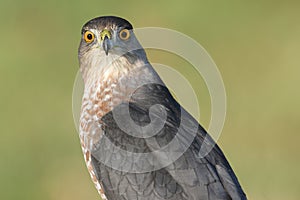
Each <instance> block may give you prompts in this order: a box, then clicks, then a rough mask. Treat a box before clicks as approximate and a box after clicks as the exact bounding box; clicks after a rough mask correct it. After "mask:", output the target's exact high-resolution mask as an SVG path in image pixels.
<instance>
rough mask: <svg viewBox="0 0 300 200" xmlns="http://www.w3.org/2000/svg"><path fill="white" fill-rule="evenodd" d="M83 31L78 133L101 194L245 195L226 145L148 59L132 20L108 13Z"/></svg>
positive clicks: (122, 199) (128, 198)
mask: <svg viewBox="0 0 300 200" xmlns="http://www.w3.org/2000/svg"><path fill="white" fill-rule="evenodd" d="M81 33H82V37H81V42H80V47H79V50H78V57H79V63H80V71H81V74H82V78H83V81H84V94H83V98H82V106H81V115H80V124H79V132H80V134H79V135H80V142H81V146H82V150H83V153H84V159H85V162H86V165H87V168H88V171H89V173H90V175H91V178H92V180H93V182H94V183H95V186H96V188H97V190H98V192H99V194H100V195H101V198H102V199H103V200H106V199H108V200H134V199H137V200H146V199H149V200H165V199H168V200H175V199H176V200H187V199H189V200H193V199H195V200H196V199H200V200H202V199H203V200H205V199H246V195H245V193H244V192H243V190H242V188H241V186H240V184H239V182H238V179H237V177H236V176H235V174H234V172H233V170H232V168H231V167H230V165H229V163H228V161H227V160H226V158H225V156H224V154H223V153H222V151H221V149H220V148H219V147H218V146H217V145H216V144H215V142H214V141H213V139H212V138H211V137H210V136H209V134H208V133H207V132H206V131H205V130H204V128H202V126H201V125H199V123H198V122H197V121H196V120H195V119H194V118H193V117H192V116H191V115H190V114H189V113H188V112H187V111H186V110H184V108H183V107H182V106H181V105H180V104H179V103H178V102H177V101H176V100H175V99H174V98H173V96H172V95H171V93H170V91H169V90H168V88H167V87H166V86H165V84H164V83H163V81H162V80H161V78H160V77H159V75H158V74H157V73H156V71H155V70H154V68H153V67H152V66H151V64H150V63H149V61H148V59H147V56H146V53H145V50H144V49H143V48H142V46H141V45H140V43H139V42H138V40H137V38H136V36H135V34H134V30H133V27H132V25H131V24H130V23H129V22H128V21H127V20H125V19H122V18H119V17H115V16H102V17H98V18H95V19H92V20H90V21H88V22H87V23H86V24H85V25H84V26H83V28H82V32H81ZM203 152H204V154H203Z"/></svg>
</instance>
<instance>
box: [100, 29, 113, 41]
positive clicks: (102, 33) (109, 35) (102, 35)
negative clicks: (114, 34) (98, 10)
mask: <svg viewBox="0 0 300 200" xmlns="http://www.w3.org/2000/svg"><path fill="white" fill-rule="evenodd" d="M105 36H107V37H108V39H110V38H111V33H110V31H109V30H107V29H104V30H103V31H102V32H101V33H100V38H101V40H104V38H105Z"/></svg>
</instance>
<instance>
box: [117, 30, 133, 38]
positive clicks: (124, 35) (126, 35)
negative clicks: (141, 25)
mask: <svg viewBox="0 0 300 200" xmlns="http://www.w3.org/2000/svg"><path fill="white" fill-rule="evenodd" d="M119 36H120V38H121V39H122V40H128V38H129V37H130V32H129V30H128V29H123V30H121V31H120V33H119Z"/></svg>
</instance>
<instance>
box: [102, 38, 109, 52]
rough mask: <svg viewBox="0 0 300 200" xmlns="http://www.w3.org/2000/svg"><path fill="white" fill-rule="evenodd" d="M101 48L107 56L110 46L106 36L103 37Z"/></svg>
mask: <svg viewBox="0 0 300 200" xmlns="http://www.w3.org/2000/svg"><path fill="white" fill-rule="evenodd" d="M102 47H103V49H104V51H105V54H106V55H108V51H109V50H110V49H111V44H110V41H109V38H108V37H107V36H105V37H104V40H103V43H102Z"/></svg>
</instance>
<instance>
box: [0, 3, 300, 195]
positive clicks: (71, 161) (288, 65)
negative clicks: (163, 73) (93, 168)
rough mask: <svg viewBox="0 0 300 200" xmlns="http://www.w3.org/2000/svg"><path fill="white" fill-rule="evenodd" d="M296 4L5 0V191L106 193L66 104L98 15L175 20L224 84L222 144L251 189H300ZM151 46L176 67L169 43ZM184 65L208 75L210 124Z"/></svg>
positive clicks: (0, 49) (1, 65) (160, 22)
mask: <svg viewBox="0 0 300 200" xmlns="http://www.w3.org/2000/svg"><path fill="white" fill-rule="evenodd" d="M299 10H300V2H299V1H293V0H290V1H276V0H272V1H271V0H266V1H260V0H253V1H247V2H246V1H238V0H229V1H208V0H206V1H199V0H198V1H169V2H168V1H151V3H150V1H148V3H146V2H142V1H123V2H121V1H99V0H98V1H95V0H91V1H83V0H81V1H77V0H75V1H71V0H68V1H61V0H53V1H37V0H27V1H21V0H11V1H9V0H4V1H3V0H1V5H0V25H1V31H0V36H1V37H0V38H1V39H0V41H1V44H0V91H1V100H0V123H1V126H0V134H1V139H0V141H1V143H0V158H1V160H0V199H1V200H6V199H7V200H11V199H16V200H17V199H22V200H36V199H43V200H82V199H99V197H98V194H97V192H96V190H95V189H94V186H93V183H92V182H91V181H90V178H89V175H88V172H87V170H86V168H85V164H84V161H83V158H82V154H81V148H80V145H79V139H78V134H77V132H76V129H75V126H74V123H73V118H72V105H71V104H72V87H73V82H74V78H75V75H76V73H77V70H78V61H77V48H78V44H79V39H80V29H81V27H82V25H83V24H84V23H85V22H86V21H88V20H89V19H91V18H93V17H96V16H99V15H118V16H122V17H124V18H126V19H128V20H129V21H131V22H132V23H133V24H134V26H135V27H145V26H159V27H165V28H171V29H175V30H177V31H180V32H183V33H185V34H187V35H189V36H190V37H192V38H194V39H195V40H196V41H198V42H199V43H200V44H202V45H203V46H204V48H205V49H206V50H207V51H208V52H209V53H210V55H211V56H212V58H213V59H214V61H215V62H216V64H217V65H218V67H219V70H220V72H221V74H222V77H223V79H224V83H225V87H226V91H227V98H228V110H227V118H226V123H225V126H224V130H223V133H222V135H221V137H220V139H219V141H218V143H219V144H220V146H221V147H222V149H223V150H224V152H225V154H226V155H227V158H228V159H229V161H230V162H231V164H232V166H233V168H234V170H235V172H236V174H237V176H238V177H239V180H240V182H241V184H242V186H243V188H244V190H245V192H246V193H247V195H248V197H249V199H258V200H262V199H272V200H276V199H299V196H300V190H299V188H300V173H299V171H298V170H299V169H300V160H299V153H300V152H299V147H298V146H299V142H300V140H299V139H300V136H299V128H300V126H299V119H300V112H299V111H300V109H299V108H300V103H299V102H300V94H299V89H298V87H299V86H300V78H299V75H300V68H299V67H300V59H299V57H300V55H299V52H300V37H299V36H300V23H299V19H300V12H299ZM148 54H149V57H150V60H151V61H155V62H160V63H163V64H172V63H173V64H174V66H175V67H178V66H179V65H178V64H179V63H180V62H175V61H174V60H176V59H174V60H172V59H171V58H170V59H169V60H167V58H169V57H170V55H168V54H167V53H164V54H163V53H162V54H160V53H159V52H153V51H152V50H150V51H148ZM181 69H182V68H181ZM183 72H184V73H185V75H186V76H187V77H188V78H189V79H190V80H192V81H195V80H199V83H201V84H198V85H197V84H196V85H197V86H196V89H197V91H198V92H197V95H198V96H199V98H200V104H201V105H202V106H201V109H202V111H203V112H202V113H201V115H202V116H203V118H201V120H200V121H201V123H203V124H204V126H205V127H207V125H208V120H209V117H210V116H209V115H210V109H209V106H210V103H209V98H208V95H207V90H206V87H205V85H204V83H203V81H201V77H199V78H195V76H193V73H192V72H190V71H189V70H187V71H185V70H183ZM202 93H203V94H202ZM297 197H298V198H297Z"/></svg>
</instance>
